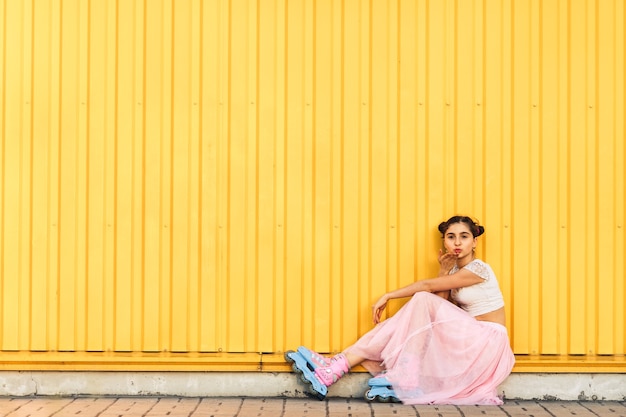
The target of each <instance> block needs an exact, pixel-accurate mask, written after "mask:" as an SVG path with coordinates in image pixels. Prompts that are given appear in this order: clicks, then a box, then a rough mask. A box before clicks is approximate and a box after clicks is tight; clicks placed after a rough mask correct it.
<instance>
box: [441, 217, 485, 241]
mask: <svg viewBox="0 0 626 417" xmlns="http://www.w3.org/2000/svg"><path fill="white" fill-rule="evenodd" d="M455 223H465V224H466V225H467V227H469V229H470V230H471V232H472V235H473V236H474V237H478V236H480V235H482V234H483V233H485V228H484V227H483V226H481V225H479V224H478V222H476V221H474V220H472V218H471V217H469V216H452V217H450V218H449V219H448V220H447V221H445V222H441V223H439V226H438V227H437V229H438V230H439V232H440V233H441V235H442V236H443V235H444V234H445V233H446V230H448V228H449V227H450V226H451V225H453V224H455Z"/></svg>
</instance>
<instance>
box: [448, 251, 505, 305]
mask: <svg viewBox="0 0 626 417" xmlns="http://www.w3.org/2000/svg"><path fill="white" fill-rule="evenodd" d="M463 268H464V269H467V270H468V271H470V272H473V273H474V274H476V275H478V276H479V277H481V278H482V279H484V282H480V283H478V284H474V285H471V286H469V287H463V288H458V289H455V290H452V291H450V297H451V298H452V300H454V301H455V302H456V303H457V305H458V306H459V307H461V308H462V309H463V310H465V311H467V312H468V313H469V314H470V315H471V316H472V317H475V316H479V315H481V314H485V313H489V312H490V311H494V310H497V309H499V308H501V307H503V306H504V299H503V298H502V292H501V291H500V287H499V286H498V280H497V279H496V275H495V274H494V272H493V270H492V269H491V267H490V266H489V265H488V264H486V263H485V262H483V261H481V260H480V259H474V260H473V261H472V262H470V263H468V264H467V265H465V266H464V267H463ZM457 271H458V267H456V266H455V267H454V268H452V270H451V271H450V274H454V273H455V272H457Z"/></svg>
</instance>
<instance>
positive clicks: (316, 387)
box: [285, 346, 349, 400]
mask: <svg viewBox="0 0 626 417" xmlns="http://www.w3.org/2000/svg"><path fill="white" fill-rule="evenodd" d="M285 360H286V361H287V362H290V363H291V364H292V369H293V370H294V372H296V373H298V374H300V379H301V380H302V381H303V382H304V383H305V384H307V385H309V386H310V388H311V389H312V390H313V392H311V393H312V394H313V395H314V396H315V397H317V398H318V399H319V400H323V399H325V398H326V394H327V393H328V387H329V386H331V385H332V384H334V383H335V382H337V380H338V379H339V378H341V377H342V376H343V375H344V374H345V373H346V372H348V370H349V366H348V362H347V360H346V358H345V356H343V355H337V356H335V357H333V358H327V357H325V356H322V355H320V354H318V353H315V352H313V351H311V350H309V349H307V348H305V347H304V346H300V347H299V348H298V351H297V352H294V351H292V350H290V351H287V352H286V353H285Z"/></svg>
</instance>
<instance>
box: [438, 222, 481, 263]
mask: <svg viewBox="0 0 626 417" xmlns="http://www.w3.org/2000/svg"><path fill="white" fill-rule="evenodd" d="M443 245H444V247H445V248H446V251H448V252H449V253H453V254H455V255H456V257H457V259H460V258H464V257H466V256H472V254H473V252H474V248H475V247H476V238H474V236H473V235H472V232H471V231H470V229H469V227H468V226H467V225H466V224H465V223H453V224H451V225H450V227H448V230H446V233H445V234H444V235H443Z"/></svg>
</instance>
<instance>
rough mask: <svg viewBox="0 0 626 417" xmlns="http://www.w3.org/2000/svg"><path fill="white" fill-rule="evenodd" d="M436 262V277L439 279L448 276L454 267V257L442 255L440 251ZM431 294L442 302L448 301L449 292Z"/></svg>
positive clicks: (446, 254)
mask: <svg viewBox="0 0 626 417" xmlns="http://www.w3.org/2000/svg"><path fill="white" fill-rule="evenodd" d="M437 260H438V261H439V275H437V276H439V277H443V276H446V275H449V274H450V271H451V270H452V268H454V265H456V256H455V255H454V254H452V253H444V252H443V250H441V249H439V256H438V257H437ZM433 294H435V295H438V296H439V297H441V298H443V299H444V300H448V301H449V300H450V290H444V291H436V292H434V293H433Z"/></svg>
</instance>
